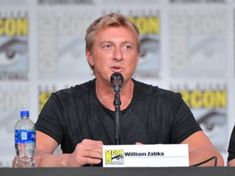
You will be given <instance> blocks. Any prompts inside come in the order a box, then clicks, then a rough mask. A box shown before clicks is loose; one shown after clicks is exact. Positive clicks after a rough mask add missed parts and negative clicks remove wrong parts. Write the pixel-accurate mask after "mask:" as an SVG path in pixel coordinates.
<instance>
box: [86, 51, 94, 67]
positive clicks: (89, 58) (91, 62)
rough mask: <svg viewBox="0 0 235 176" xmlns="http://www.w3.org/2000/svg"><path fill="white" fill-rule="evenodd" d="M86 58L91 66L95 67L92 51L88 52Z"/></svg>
mask: <svg viewBox="0 0 235 176" xmlns="http://www.w3.org/2000/svg"><path fill="white" fill-rule="evenodd" d="M86 58H87V61H88V63H89V65H91V66H94V65H95V62H94V58H93V54H92V52H91V51H88V50H86Z"/></svg>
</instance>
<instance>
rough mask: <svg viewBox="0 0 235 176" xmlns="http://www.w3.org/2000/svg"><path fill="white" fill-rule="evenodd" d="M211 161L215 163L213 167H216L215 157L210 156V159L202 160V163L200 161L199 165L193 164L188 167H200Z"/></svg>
mask: <svg viewBox="0 0 235 176" xmlns="http://www.w3.org/2000/svg"><path fill="white" fill-rule="evenodd" d="M212 160H214V161H215V162H214V166H217V160H218V159H217V157H216V156H212V157H210V158H208V159H206V160H204V161H202V162H200V163H197V164H194V165H192V166H190V167H197V166H200V165H202V164H205V163H207V162H209V161H212Z"/></svg>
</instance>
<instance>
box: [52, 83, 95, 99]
mask: <svg viewBox="0 0 235 176" xmlns="http://www.w3.org/2000/svg"><path fill="white" fill-rule="evenodd" d="M94 85H95V81H94V80H90V81H88V82H84V83H81V84H77V85H75V86H72V87H69V88H65V89H60V90H58V91H56V92H54V93H53V94H52V96H55V97H59V98H60V99H61V98H62V99H67V98H75V97H80V98H81V97H82V96H85V95H87V94H90V93H91V91H92V87H93V86H94Z"/></svg>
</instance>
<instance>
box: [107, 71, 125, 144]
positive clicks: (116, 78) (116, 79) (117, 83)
mask: <svg viewBox="0 0 235 176" xmlns="http://www.w3.org/2000/svg"><path fill="white" fill-rule="evenodd" d="M110 81H111V83H112V86H113V90H114V92H115V94H114V101H113V105H114V107H115V113H114V114H115V137H114V139H115V144H116V145H119V144H121V129H120V116H121V109H120V105H121V99H120V91H121V87H122V84H123V81H124V78H123V76H122V74H121V73H118V72H115V73H113V74H112V75H111V78H110Z"/></svg>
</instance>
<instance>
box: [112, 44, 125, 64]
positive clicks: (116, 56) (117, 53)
mask: <svg viewBox="0 0 235 176" xmlns="http://www.w3.org/2000/svg"><path fill="white" fill-rule="evenodd" d="M113 59H114V60H116V61H121V60H122V59H123V53H122V50H121V48H118V47H117V48H115V50H114V51H113Z"/></svg>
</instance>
